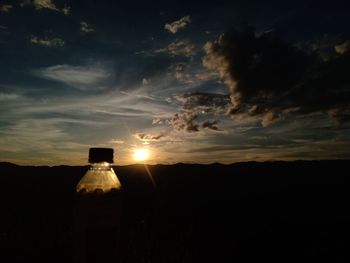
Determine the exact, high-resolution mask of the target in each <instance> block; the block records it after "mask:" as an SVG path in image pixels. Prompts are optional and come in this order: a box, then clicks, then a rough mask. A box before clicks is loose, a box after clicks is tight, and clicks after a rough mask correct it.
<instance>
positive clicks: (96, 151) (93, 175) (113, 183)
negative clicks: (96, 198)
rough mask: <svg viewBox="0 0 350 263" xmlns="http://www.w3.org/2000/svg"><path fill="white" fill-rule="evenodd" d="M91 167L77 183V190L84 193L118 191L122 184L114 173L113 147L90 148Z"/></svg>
mask: <svg viewBox="0 0 350 263" xmlns="http://www.w3.org/2000/svg"><path fill="white" fill-rule="evenodd" d="M89 163H90V164H91V166H90V169H89V170H88V171H87V172H86V174H85V175H84V177H83V178H82V179H81V180H80V181H79V183H78V185H77V188H76V190H77V192H82V193H93V192H95V193H108V192H110V191H118V190H120V189H121V184H120V182H119V180H118V178H117V176H116V174H115V173H114V170H113V168H112V167H111V163H113V149H111V148H90V150H89Z"/></svg>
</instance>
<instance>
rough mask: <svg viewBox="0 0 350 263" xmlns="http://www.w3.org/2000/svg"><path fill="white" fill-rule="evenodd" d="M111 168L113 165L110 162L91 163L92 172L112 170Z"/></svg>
mask: <svg viewBox="0 0 350 263" xmlns="http://www.w3.org/2000/svg"><path fill="white" fill-rule="evenodd" d="M111 168H112V165H111V163H108V162H99V163H90V170H110V169H111Z"/></svg>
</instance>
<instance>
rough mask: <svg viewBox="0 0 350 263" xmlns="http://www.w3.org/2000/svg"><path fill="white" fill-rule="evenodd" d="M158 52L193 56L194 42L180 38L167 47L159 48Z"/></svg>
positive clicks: (173, 55)
mask: <svg viewBox="0 0 350 263" xmlns="http://www.w3.org/2000/svg"><path fill="white" fill-rule="evenodd" d="M155 52H156V53H167V54H169V55H170V56H172V57H175V56H185V57H191V56H193V55H194V54H195V51H194V44H193V43H191V42H190V41H187V40H180V41H176V42H173V43H170V44H169V45H168V46H167V47H165V48H161V49H157V50H156V51H155Z"/></svg>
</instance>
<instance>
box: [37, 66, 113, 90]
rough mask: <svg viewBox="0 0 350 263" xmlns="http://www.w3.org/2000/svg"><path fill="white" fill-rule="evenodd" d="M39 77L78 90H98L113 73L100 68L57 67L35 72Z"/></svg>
mask: <svg viewBox="0 0 350 263" xmlns="http://www.w3.org/2000/svg"><path fill="white" fill-rule="evenodd" d="M35 74H36V75H37V76H39V77H42V78H46V79H51V80H55V81H59V82H63V83H65V84H68V85H70V86H73V87H76V88H78V89H82V90H84V89H89V88H97V89H99V88H100V87H99V86H97V85H98V84H102V83H104V82H105V81H107V80H108V78H109V77H110V76H111V72H110V71H108V70H107V69H105V68H103V67H99V66H72V65H65V64H64V65H56V66H51V67H47V68H43V69H40V70H37V71H35Z"/></svg>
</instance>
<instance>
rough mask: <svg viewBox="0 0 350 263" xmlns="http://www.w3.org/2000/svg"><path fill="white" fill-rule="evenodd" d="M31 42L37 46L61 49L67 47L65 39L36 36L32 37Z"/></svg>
mask: <svg viewBox="0 0 350 263" xmlns="http://www.w3.org/2000/svg"><path fill="white" fill-rule="evenodd" d="M30 42H31V43H33V44H36V45H41V46H45V47H52V48H60V47H63V46H64V45H65V42H64V40H63V39H61V38H58V37H55V38H38V37H36V36H32V37H31V38H30Z"/></svg>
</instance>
